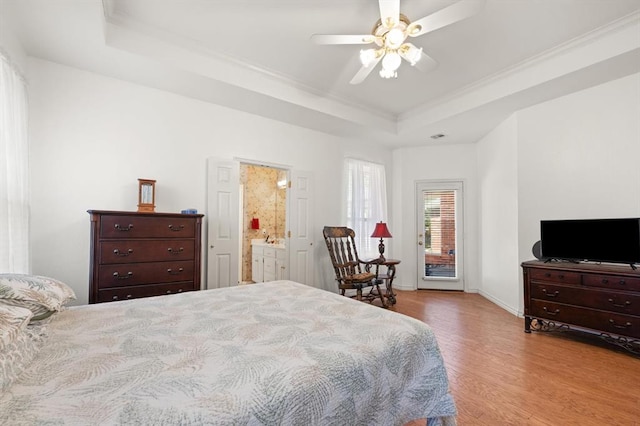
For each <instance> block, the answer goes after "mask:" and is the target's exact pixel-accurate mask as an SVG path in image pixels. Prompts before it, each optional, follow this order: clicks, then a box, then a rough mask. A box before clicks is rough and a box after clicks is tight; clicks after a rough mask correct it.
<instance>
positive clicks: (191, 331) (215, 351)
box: [0, 281, 456, 426]
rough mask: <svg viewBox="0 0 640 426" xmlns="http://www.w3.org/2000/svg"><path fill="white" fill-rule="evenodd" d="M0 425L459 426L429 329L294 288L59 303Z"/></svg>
mask: <svg viewBox="0 0 640 426" xmlns="http://www.w3.org/2000/svg"><path fill="white" fill-rule="evenodd" d="M26 329H27V330H29V333H30V334H31V336H32V337H33V338H36V340H38V339H39V340H38V351H37V353H36V354H35V355H34V357H33V359H32V360H31V362H30V363H29V365H28V367H27V368H25V369H24V371H22V372H21V373H20V375H19V376H18V377H17V378H16V380H15V381H14V382H13V383H12V384H11V386H10V387H8V388H7V389H5V390H4V392H3V393H2V395H0V424H11V425H22V424H28V425H33V424H56V425H58V424H61V425H79V424H82V425H89V424H91V425H111V424H121V425H125V424H126V425H131V424H144V425H147V424H148V425H205V424H211V425H340V426H343V425H385V426H386V425H403V424H405V423H407V422H409V421H411V420H414V419H424V418H427V419H428V422H427V424H428V425H440V424H441V425H454V424H455V414H456V408H455V404H454V401H453V398H452V396H451V394H450V393H449V389H448V381H447V375H446V371H445V367H444V364H443V361H442V357H441V354H440V351H439V348H438V345H437V342H436V339H435V337H434V334H433V333H432V331H431V329H430V328H429V327H428V326H427V325H426V324H424V323H422V322H420V321H417V320H415V319H412V318H409V317H407V316H404V315H401V314H398V313H395V312H391V311H388V310H385V309H381V308H379V307H376V306H371V305H368V304H365V303H361V302H357V301H354V300H351V299H350V298H347V297H343V296H339V295H337V294H333V293H331V292H327V291H323V290H319V289H315V288H312V287H309V286H306V285H303V284H299V283H295V282H292V281H275V282H267V283H260V284H253V285H243V286H238V287H232V288H224V289H217V290H205V291H198V292H188V293H182V294H177V295H171V296H159V297H150V298H146V299H136V300H129V301H122V302H114V303H103V304H97V305H85V306H73V307H69V308H66V309H62V310H61V311H60V312H57V313H55V314H54V315H52V316H51V317H50V318H48V319H45V320H43V321H40V322H37V321H32V322H31V324H30V325H29V326H28V327H26Z"/></svg>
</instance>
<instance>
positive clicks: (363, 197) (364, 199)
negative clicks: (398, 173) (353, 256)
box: [345, 158, 387, 259]
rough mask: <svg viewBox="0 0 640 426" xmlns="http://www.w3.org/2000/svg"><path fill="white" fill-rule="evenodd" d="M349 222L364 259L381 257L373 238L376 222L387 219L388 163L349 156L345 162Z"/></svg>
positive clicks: (376, 240) (347, 218)
mask: <svg viewBox="0 0 640 426" xmlns="http://www.w3.org/2000/svg"><path fill="white" fill-rule="evenodd" d="M345 174H346V176H345V182H346V184H345V190H346V197H345V199H346V202H347V206H346V223H347V226H348V227H349V228H351V229H353V230H354V231H355V233H356V245H357V247H358V254H359V255H360V258H362V259H367V258H373V257H378V256H379V252H378V242H379V240H378V239H376V238H371V233H372V232H373V229H374V228H375V226H376V222H380V221H383V222H386V221H387V184H386V180H385V172H384V165H382V164H376V163H371V162H368V161H362V160H356V159H352V158H347V159H346V161H345Z"/></svg>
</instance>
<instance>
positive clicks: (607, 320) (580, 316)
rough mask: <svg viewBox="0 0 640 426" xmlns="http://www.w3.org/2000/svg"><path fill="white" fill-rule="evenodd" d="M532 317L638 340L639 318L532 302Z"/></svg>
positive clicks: (556, 304)
mask: <svg viewBox="0 0 640 426" xmlns="http://www.w3.org/2000/svg"><path fill="white" fill-rule="evenodd" d="M529 315H531V316H532V317H536V318H542V319H548V320H550V321H558V322H562V323H567V324H574V325H577V326H578V327H585V328H590V329H593V330H599V331H604V332H608V333H612V334H619V335H622V336H629V337H635V338H640V317H637V316H634V315H624V314H618V313H613V312H606V311H599V310H594V309H589V308H581V307H577V306H570V305H564V304H561V303H553V302H547V301H544V300H532V301H531V312H530V314H529Z"/></svg>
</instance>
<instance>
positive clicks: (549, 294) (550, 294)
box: [542, 288, 560, 297]
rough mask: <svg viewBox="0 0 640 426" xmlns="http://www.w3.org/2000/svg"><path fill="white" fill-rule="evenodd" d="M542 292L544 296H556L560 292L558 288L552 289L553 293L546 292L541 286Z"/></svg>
mask: <svg viewBox="0 0 640 426" xmlns="http://www.w3.org/2000/svg"><path fill="white" fill-rule="evenodd" d="M542 292H543V293H544V294H545V296H547V297H556V296H558V294H560V292H559V291H558V290H556V291H554V292H553V294H552V293H547V289H546V288H543V289H542Z"/></svg>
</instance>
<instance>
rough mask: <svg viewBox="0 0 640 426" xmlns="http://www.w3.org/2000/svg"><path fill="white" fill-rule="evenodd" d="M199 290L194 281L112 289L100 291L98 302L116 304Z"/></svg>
mask: <svg viewBox="0 0 640 426" xmlns="http://www.w3.org/2000/svg"><path fill="white" fill-rule="evenodd" d="M193 290H197V289H195V288H194V283H193V281H188V282H179V283H171V284H155V285H140V286H131V287H119V288H110V289H105V290H99V291H98V300H97V302H98V303H100V302H114V301H117V300H127V299H138V298H141V297H149V296H162V295H166V294H177V293H182V292H185V291H193Z"/></svg>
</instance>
